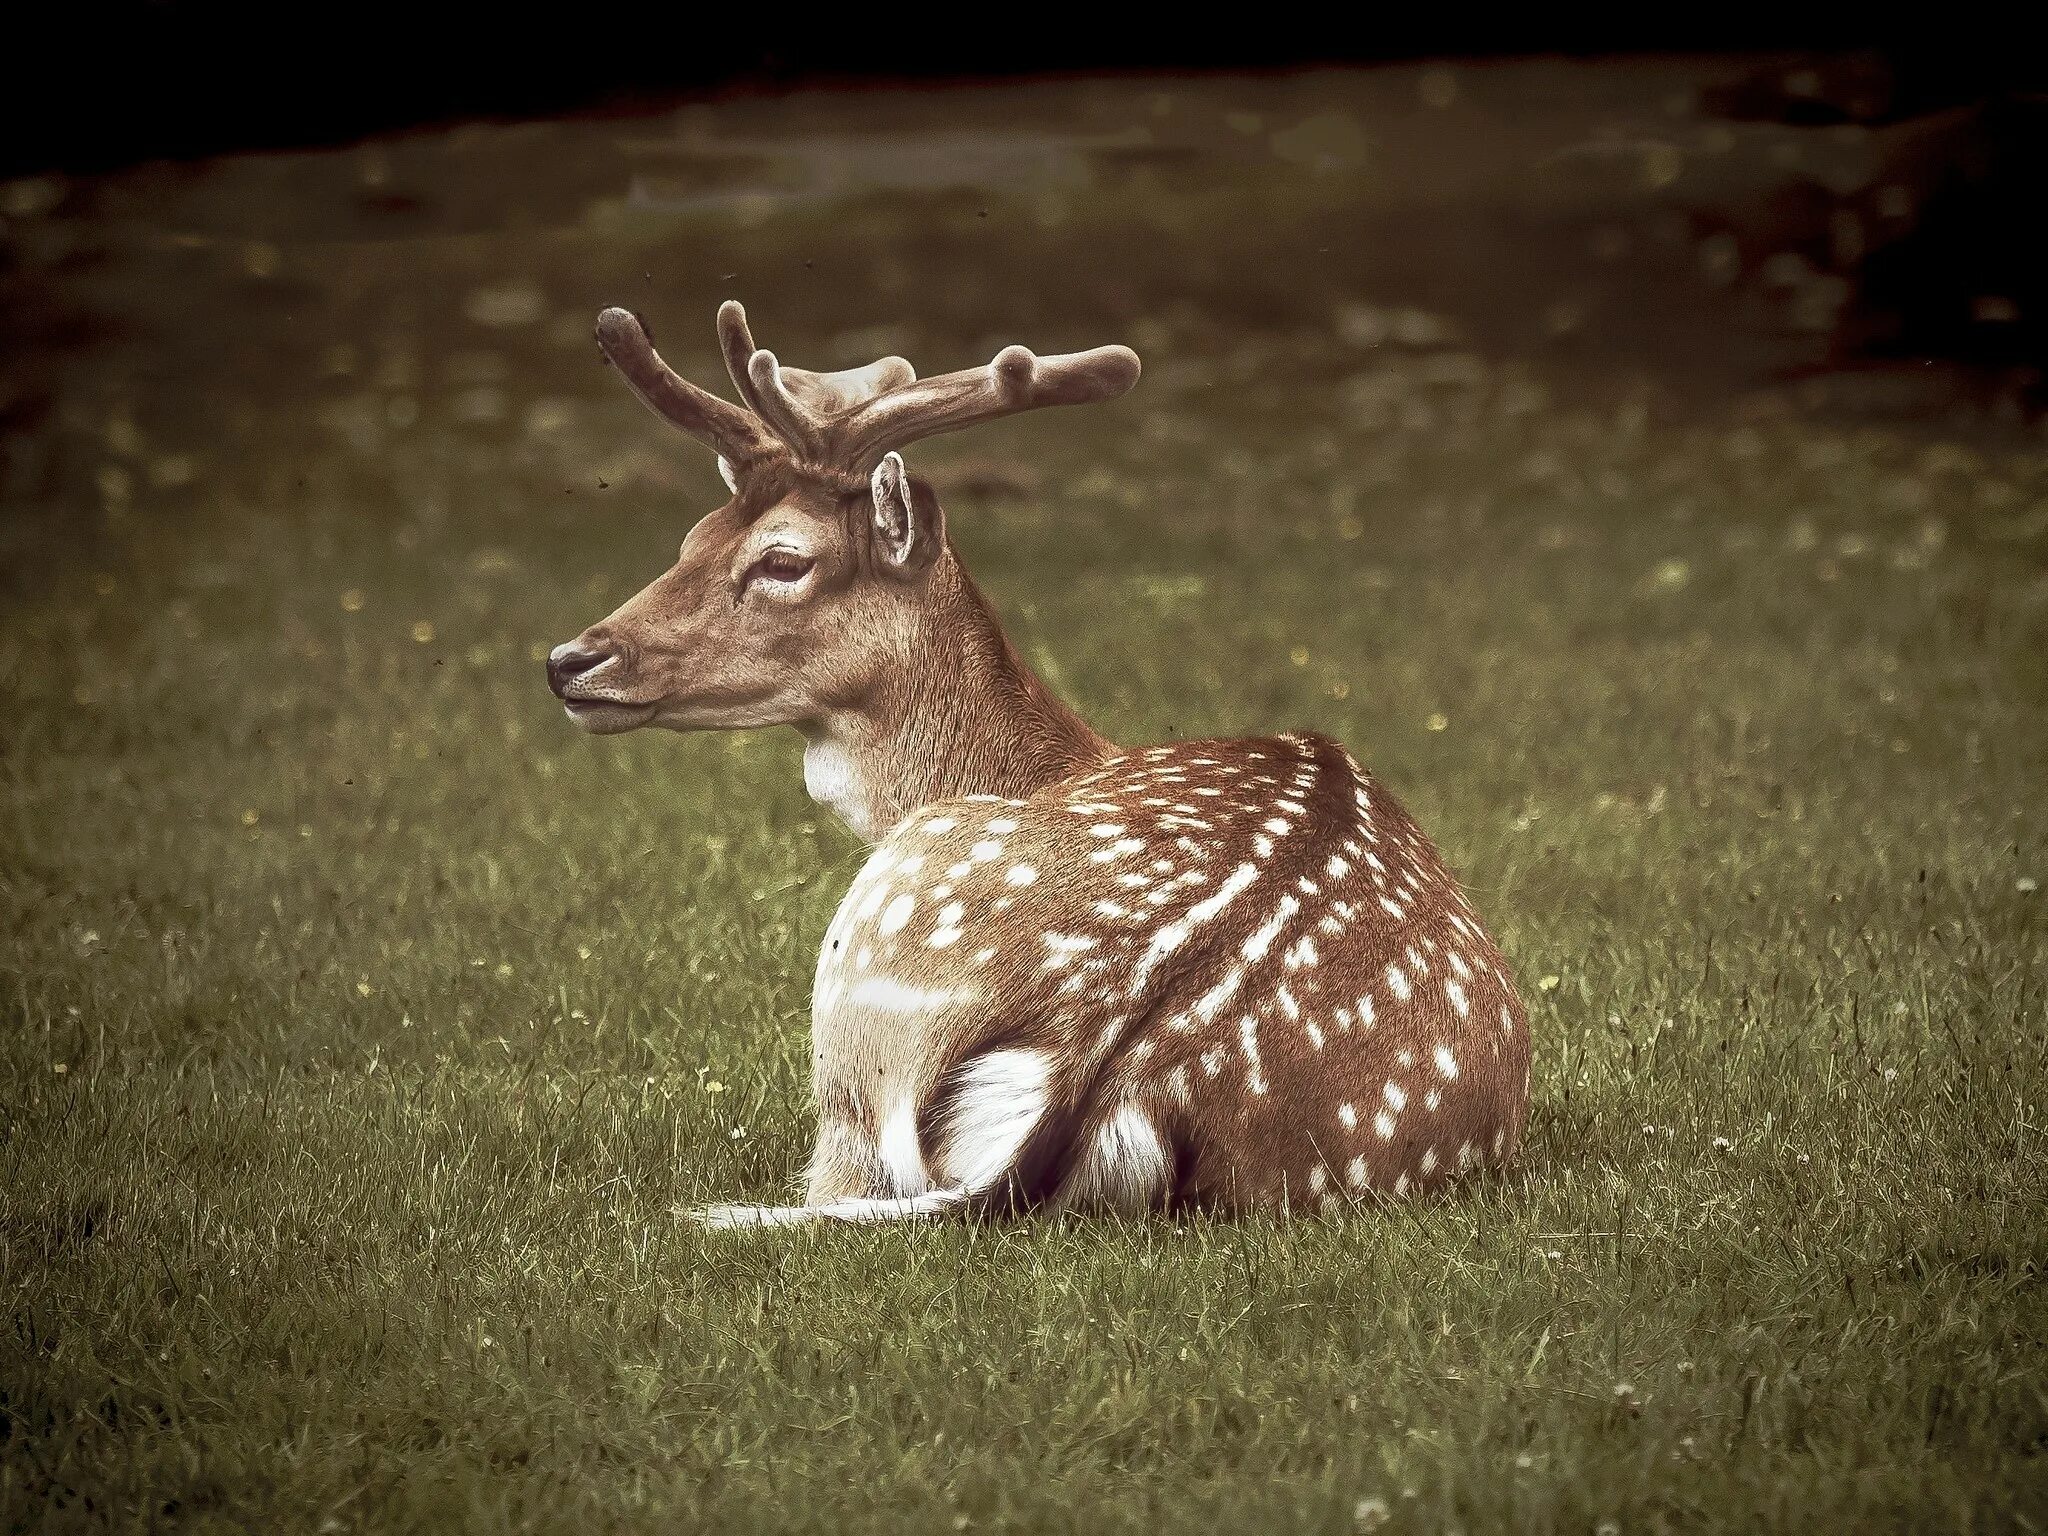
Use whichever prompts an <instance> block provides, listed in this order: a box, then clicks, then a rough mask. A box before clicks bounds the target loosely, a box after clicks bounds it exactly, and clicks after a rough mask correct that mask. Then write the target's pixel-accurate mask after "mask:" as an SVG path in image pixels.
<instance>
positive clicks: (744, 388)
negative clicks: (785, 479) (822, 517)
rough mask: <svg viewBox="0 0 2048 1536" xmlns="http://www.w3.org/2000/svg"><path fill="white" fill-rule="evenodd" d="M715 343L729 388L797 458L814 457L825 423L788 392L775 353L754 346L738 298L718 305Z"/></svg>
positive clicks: (821, 438) (820, 441)
mask: <svg viewBox="0 0 2048 1536" xmlns="http://www.w3.org/2000/svg"><path fill="white" fill-rule="evenodd" d="M718 344H719V347H720V349H721V350H722V351H723V352H724V353H725V371H726V372H727V373H729V374H731V375H732V387H733V388H734V389H736V390H738V391H739V392H740V398H741V399H742V400H744V401H746V402H747V405H748V407H749V408H750V409H751V410H752V411H753V413H754V414H755V415H756V416H758V417H760V418H761V420H762V421H763V422H764V423H766V425H767V427H768V430H769V431H771V432H773V433H774V434H775V435H776V436H777V437H779V438H781V439H782V441H783V443H784V444H785V445H787V446H788V448H789V449H790V451H791V452H793V453H795V454H796V455H797V457H798V458H801V459H815V458H817V457H818V450H819V447H820V445H821V443H822V441H823V435H824V426H825V424H824V422H823V420H822V419H821V418H819V417H818V416H817V415H815V414H814V413H813V412H811V411H810V410H808V409H806V408H805V406H804V405H803V403H802V402H801V401H799V400H798V399H797V398H796V396H794V395H793V394H791V393H790V391H789V386H788V385H787V384H785V383H784V382H783V378H782V367H781V365H780V364H779V363H777V362H776V360H775V354H774V353H773V352H769V351H767V350H765V349H763V348H760V347H756V346H755V345H754V335H753V332H752V331H751V330H749V329H748V327H747V312H746V309H745V308H744V307H743V306H742V305H741V304H740V301H739V300H738V299H727V300H726V301H725V302H724V303H723V304H721V305H719V306H718Z"/></svg>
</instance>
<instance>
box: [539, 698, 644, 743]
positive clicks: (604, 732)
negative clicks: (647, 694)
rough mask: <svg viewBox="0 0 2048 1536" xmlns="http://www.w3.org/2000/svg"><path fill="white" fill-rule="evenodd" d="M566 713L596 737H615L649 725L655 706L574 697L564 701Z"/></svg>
mask: <svg viewBox="0 0 2048 1536" xmlns="http://www.w3.org/2000/svg"><path fill="white" fill-rule="evenodd" d="M562 710H563V712H564V713H565V714H567V715H568V717H569V718H570V719H571V720H573V721H575V722H576V724H577V725H579V726H581V727H582V728H583V729H584V730H586V731H588V732H590V734H591V735H593V736H615V735H617V734H618V733H619V732H620V731H630V730H632V729H634V728H635V727H636V726H642V725H645V724H646V723H647V722H648V721H649V720H651V719H653V718H654V706H653V705H652V704H628V703H625V702H623V701H621V700H619V699H586V698H577V697H576V696H575V695H573V694H571V695H568V696H566V697H564V698H563V700H562Z"/></svg>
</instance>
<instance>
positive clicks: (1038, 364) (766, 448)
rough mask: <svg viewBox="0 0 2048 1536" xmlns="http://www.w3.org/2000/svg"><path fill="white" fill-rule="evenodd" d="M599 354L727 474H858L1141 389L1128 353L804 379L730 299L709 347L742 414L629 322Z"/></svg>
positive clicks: (622, 322)
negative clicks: (961, 438)
mask: <svg viewBox="0 0 2048 1536" xmlns="http://www.w3.org/2000/svg"><path fill="white" fill-rule="evenodd" d="M597 340H598V345H599V346H600V347H601V348H603V350H604V354H605V356H606V357H607V358H609V359H610V360H611V361H612V363H613V364H614V366H616V367H617V368H618V370H619V372H620V373H621V374H623V375H624V376H625V378H626V382H627V383H628V384H630V385H631V386H632V387H633V392H634V393H635V394H637V395H639V397H640V398H641V399H642V400H644V401H646V402H647V404H648V405H650V406H652V407H653V408H654V409H655V410H657V411H659V412H660V413H661V414H662V415H663V416H665V417H667V418H668V419H669V420H670V421H672V422H674V423H675V424H676V425H677V426H679V427H681V428H682V429H683V430H684V431H685V432H688V433H689V434H690V435H691V436H692V437H695V438H697V439H698V440H699V441H701V442H704V443H708V444H709V445H710V446H711V447H712V448H714V449H716V450H717V451H718V452H719V453H721V454H723V455H724V456H725V457H726V459H727V460H728V461H730V462H731V463H733V464H734V465H735V466H736V467H737V466H740V465H743V464H746V463H749V462H753V461H755V460H758V459H761V458H765V457H769V456H771V455H774V454H776V453H777V452H785V453H786V454H787V455H788V456H789V457H791V458H793V459H795V460H796V461H797V462H799V463H802V464H809V465H812V466H815V467H818V468H822V469H829V470H833V471H836V472H839V473H845V474H852V475H858V476H865V475H866V474H867V473H868V471H870V470H871V469H873V468H874V466H875V465H876V464H878V463H879V462H880V461H881V459H882V457H883V455H885V454H886V453H888V452H889V451H890V450H891V449H893V448H901V447H903V446H905V445H906V444H908V443H914V442H917V441H918V440H919V439H921V438H927V437H936V436H937V435H938V434H939V433H941V432H953V431H957V430H959V429H960V428H961V427H968V426H972V425H974V424H975V423H976V422H981V421H993V420H995V419H996V418H997V417H1000V416H1010V415H1014V414H1015V413H1017V412H1019V411H1029V410H1036V409H1037V408H1039V407H1040V406H1046V405H1085V404H1087V403H1089V402H1090V401H1094V400H1110V399H1114V398H1115V397H1116V396H1118V395H1121V394H1122V393H1124V391H1125V390H1127V389H1129V388H1130V387H1131V386H1132V385H1133V384H1135V383H1137V381H1138V371H1139V364H1138V355H1137V353H1135V352H1133V351H1132V350H1131V349H1130V348H1129V347H1096V348H1094V349H1093V350H1091V351H1087V352H1072V353H1067V354H1064V355H1062V356H1056V357H1034V356H1033V355H1032V354H1031V353H1030V352H1029V351H1028V350H1026V349H1025V348H1023V347H1005V348H1003V350H1002V351H1000V352H998V353H997V354H996V356H995V360H994V361H993V362H990V363H989V364H987V365H986V366H985V367H981V368H968V369H963V370H962V371H960V372H958V373H947V374H941V375H939V376H938V377H937V378H931V379H919V378H918V376H917V371H916V370H915V369H914V368H912V367H911V366H910V364H909V363H907V362H905V361H904V360H903V359H902V358H900V357H885V358H882V359H880V360H879V361H877V362H873V363H869V364H867V365H866V366H865V367H862V368H847V369H843V370H841V371H839V372H837V373H812V372H809V371H808V370H806V369H802V368H785V367H784V366H783V365H782V364H781V363H780V362H778V361H777V360H776V357H775V354H774V353H773V352H770V351H767V350H766V349H765V348H761V347H756V346H755V345H754V337H753V333H752V332H751V331H750V330H749V329H748V327H747V312H746V310H745V309H743V308H741V307H740V305H739V303H738V302H737V301H736V300H732V299H728V300H727V301H726V302H725V303H724V304H722V305H720V306H719V310H718V343H719V348H720V350H721V351H722V352H723V353H724V354H725V367H726V372H727V373H728V374H730V375H731V376H732V385H733V388H734V389H735V390H736V391H738V393H739V397H740V399H741V401H742V402H743V403H744V405H745V407H746V409H745V410H741V409H739V408H738V407H736V406H733V405H729V404H727V403H726V402H725V401H723V400H721V399H719V398H718V397H717V396H716V395H711V394H707V393H705V392H704V391H703V390H701V389H698V388H697V387H696V386H695V385H693V384H689V383H687V382H685V381H684V380H683V379H681V378H678V377H677V376H676V374H675V373H674V372H672V371H671V370H670V369H669V367H668V365H667V364H665V363H664V362H662V360H661V358H660V356H659V355H658V354H656V352H655V350H654V344H653V342H652V341H650V340H649V339H648V335H647V331H646V328H645V326H643V325H642V324H641V323H640V320H639V318H638V317H637V316H635V315H633V314H631V313H629V312H628V311H626V310H623V309H608V310H606V311H605V312H604V313H603V314H602V315H600V316H598V321H597Z"/></svg>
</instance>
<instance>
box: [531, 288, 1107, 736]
mask: <svg viewBox="0 0 2048 1536" xmlns="http://www.w3.org/2000/svg"><path fill="white" fill-rule="evenodd" d="M718 337H719V342H720V346H721V348H722V350H723V352H724V354H725V362H726V368H727V371H728V372H729V373H730V374H731V376H732V383H733V388H734V390H735V391H736V392H737V393H738V395H739V398H740V401H741V404H739V405H734V404H732V403H730V402H728V401H726V400H723V399H720V398H719V397H718V396H716V395H712V394H709V393H707V392H706V391H704V390H701V389H699V388H697V387H696V386H695V385H693V384H690V383H689V382H687V381H686V380H684V379H682V378H680V377H679V376H678V375H677V374H676V373H675V372H674V371H673V370H671V369H670V368H669V367H668V365H667V364H666V363H664V362H663V361H662V360H661V357H660V355H659V354H658V353H657V352H656V351H655V350H654V343H653V340H652V338H651V337H650V336H649V335H648V332H647V328H646V327H645V325H644V324H642V322H641V321H640V319H639V317H638V316H636V315H633V314H631V313H629V312H628V311H626V310H623V309H607V310H606V311H604V313H603V314H601V315H600V316H598V321H597V344H598V347H599V349H600V350H601V351H602V352H603V354H604V356H605V358H606V359H607V360H608V361H609V362H610V363H611V364H612V366H613V367H615V368H617V369H618V371H619V373H620V375H621V376H622V377H623V378H624V379H625V380H626V383H627V384H628V385H629V386H630V387H631V389H632V390H633V392H634V393H635V394H636V395H638V396H639V397H640V399H641V400H642V401H643V402H645V403H646V404H647V405H648V406H649V407H650V408H652V409H653V410H654V411H656V412H657V413H659V414H660V415H661V416H663V417H664V418H666V419H667V420H668V421H669V422H670V423H671V424H672V425H674V426H677V427H680V428H681V429H682V430H683V431H685V432H687V433H689V434H690V436H692V437H694V438H696V439H697V440H698V441H699V442H701V443H703V444H704V445H705V446H706V447H708V448H710V449H711V450H712V451H713V452H714V453H716V454H717V455H718V461H719V470H720V473H721V474H722V475H723V476H724V478H725V482H726V485H727V486H728V488H729V489H730V490H731V492H732V499H731V500H730V501H728V502H727V503H726V504H725V505H724V506H722V507H719V508H718V509H717V510H715V511H713V512H711V513H710V514H708V515H707V516H705V517H703V518H702V519H701V520H699V521H698V523H697V524H696V526H695V527H693V528H692V529H691V530H690V532H689V536H688V537H687V538H686V539H684V541H683V545H682V550H681V553H680V554H679V555H678V557H677V559H676V563H675V564H674V565H673V566H672V567H670V568H669V569H668V570H667V571H665V572H664V573H663V574H662V575H661V576H659V577H657V578H656V579H655V581H654V582H653V583H652V584H651V585H649V586H648V587H647V588H646V589H645V590H644V591H642V592H640V593H639V594H637V595H636V596H634V597H633V598H631V599H630V600H628V601H627V602H626V603H625V604H624V605H623V606H621V607H620V608H619V609H618V611H617V612H615V613H613V614H612V615H611V616H610V617H609V618H607V619H605V620H604V621H603V622H601V623H598V624H595V625H592V626H591V627H590V628H589V629H586V630H585V631H584V632H583V633H582V634H581V635H579V636H577V637H576V639H574V640H572V641H570V642H569V643H567V644H566V645H560V646H557V647H556V648H555V649H554V651H553V652H552V653H551V654H550V655H549V657H548V685H549V687H550V688H552V689H553V690H554V693H555V695H556V697H558V698H559V699H561V701H562V704H563V706H564V708H566V709H567V710H568V712H569V716H570V718H571V719H573V720H574V721H575V722H576V723H577V724H578V725H580V726H582V727H583V728H584V729H585V730H589V731H596V732H607V733H608V732H614V731H626V730H632V729H634V728H635V727H638V726H643V725H657V726H664V727H667V728H669V729H671V730H719V729H731V728H740V727H752V726H764V725H797V726H804V725H806V724H807V722H810V721H813V720H816V719H819V718H821V717H824V716H826V715H829V714H831V713H832V712H834V711H837V710H844V709H848V708H851V707H854V706H855V705H856V704H857V702H858V701H859V700H860V699H861V698H862V697H863V696H865V695H866V694H868V693H870V692H872V691H873V690H874V689H875V688H876V686H877V684H878V682H879V681H880V680H882V679H883V678H884V677H886V675H887V674H889V673H890V671H891V670H892V669H902V668H906V667H923V668H931V667H934V666H943V664H944V658H942V657H937V656H932V655H929V654H920V652H925V651H928V649H929V647H930V645H931V635H932V630H931V627H930V625H929V624H928V623H924V622H921V620H923V619H925V618H927V617H928V610H929V609H930V608H931V606H932V604H933V602H934V590H935V585H939V584H943V583H942V577H943V573H944V572H946V571H947V569H948V567H950V566H951V565H952V564H953V562H952V559H951V555H950V553H949V551H948V548H947V544H946V521H945V514H944V513H943V512H942V511H941V510H940V507H939V502H938V498H937V496H935V495H934V494H933V492H932V490H931V488H930V487H929V486H928V485H926V484H925V483H924V482H922V481H920V480H917V479H915V478H913V477H912V476H911V475H910V474H909V472H908V471H907V470H906V469H905V468H904V464H903V458H902V455H901V453H900V452H899V451H898V450H900V449H902V448H903V447H905V446H907V445H908V444H910V443H913V442H916V441H917V440H919V439H920V438H926V437H932V436H935V435H937V434H938V433H941V432H952V431H956V430H958V429H959V428H961V427H966V426H971V425H973V424H974V423H976V422H981V421H992V420H994V419H995V418H997V417H999V416H1008V415H1011V414H1013V413H1015V412H1018V411H1027V410H1033V409H1036V408H1037V407H1039V406H1046V405H1077V404H1082V403H1085V402H1088V401H1093V400H1106V399H1110V398H1113V397H1114V396H1117V395H1120V394H1122V393H1123V392H1124V391H1125V390H1127V389H1129V388H1130V387H1131V385H1132V384H1133V383H1135V382H1136V381H1137V377H1138V359H1137V355H1136V354H1135V353H1133V352H1131V351H1130V350H1129V349H1128V348H1126V347H1097V348H1095V349H1094V350H1092V351H1088V352H1078V353H1073V354H1070V355H1067V356H1060V357H1034V356H1033V355H1032V354H1031V353H1030V352H1028V351H1026V350H1025V349H1024V348H1023V347H1005V348H1004V349H1003V350H1002V351H1001V352H999V353H997V354H996V357H995V359H994V361H992V362H990V363H989V364H988V365H987V366H985V367H981V368H970V369H966V370H964V371H962V372H959V373H949V374H943V375H940V376H938V377H935V378H929V379H919V378H918V377H917V375H916V372H915V370H913V369H912V368H911V366H910V364H909V363H907V362H905V361H904V360H903V359H902V358H900V357H885V358H883V359H881V360H880V361H879V362H874V363H870V364H868V365H867V366H866V367H864V368H852V369H847V370H845V371H843V372H839V373H812V372H808V371H806V370H804V369H799V368H786V367H784V366H782V365H781V364H780V363H779V362H777V360H776V358H775V355H774V354H773V353H772V352H767V351H764V350H761V349H759V348H757V347H755V345H754V340H753V337H752V335H751V334H750V333H749V331H748V329H747V317H746V312H745V311H744V310H743V309H741V308H740V306H739V305H738V304H737V303H734V302H731V301H728V302H727V303H726V304H725V305H723V306H722V307H721V308H720V309H719V312H718Z"/></svg>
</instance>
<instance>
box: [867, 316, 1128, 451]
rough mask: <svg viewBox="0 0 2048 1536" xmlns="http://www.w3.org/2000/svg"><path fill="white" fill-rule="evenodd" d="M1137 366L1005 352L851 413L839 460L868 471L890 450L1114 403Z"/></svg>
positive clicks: (1104, 351)
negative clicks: (1022, 417) (1048, 408)
mask: <svg viewBox="0 0 2048 1536" xmlns="http://www.w3.org/2000/svg"><path fill="white" fill-rule="evenodd" d="M1141 366H1142V365H1141V364H1140V363H1139V362H1138V354H1137V353H1135V352H1133V351H1132V350H1131V349H1130V348H1129V347H1115V346H1112V347H1095V348H1092V349H1091V350H1089V351H1086V352H1067V353H1062V354H1059V355H1057V356H1053V357H1035V356H1033V355H1032V353H1031V352H1030V351H1029V350H1028V349H1027V348H1024V347H1005V348H1003V350H1002V351H1000V352H998V353H997V354H996V355H995V358H994V360H993V361H991V362H990V363H989V364H988V365H987V366H986V367H982V368H968V369H964V370H962V371H961V372H959V373H945V374H940V375H938V376H937V377H936V378H929V379H920V380H918V381H916V382H915V383H910V384H903V385H900V386H898V387H897V388H895V389H892V390H889V391H888V392H887V393H885V394H881V395H878V396H876V397H875V398H874V399H873V400H870V401H869V402H868V403H867V404H865V405H863V406H860V407H859V408H857V409H856V410H854V411H852V412H850V413H849V414H848V415H847V416H846V417H845V418H843V420H841V421H840V422H838V423H835V427H836V434H837V436H838V440H839V455H838V456H839V457H840V458H841V459H842V460H845V461H848V467H850V468H858V469H866V468H868V467H870V466H871V465H872V464H873V463H874V462H875V461H876V460H878V459H880V458H881V456H882V455H883V454H885V453H887V452H888V451H889V450H890V449H891V448H901V447H902V446H903V445H904V444H906V443H914V442H917V441H918V440H919V439H921V438H927V437H936V436H938V435H939V434H940V433H941V432H955V431H958V430H959V429H960V428H962V427H971V426H973V425H974V424H975V423H976V422H982V421H993V420H994V419H996V418H997V417H999V416H1010V415H1014V414H1016V413H1017V412H1019V411H1030V410H1036V409H1038V408H1039V407H1040V406H1045V405H1086V404H1088V403H1090V402H1091V401H1095V400H1113V399H1115V398H1116V397H1117V396H1118V395H1121V394H1123V393H1124V392H1125V391H1126V390H1128V389H1129V388H1130V387H1131V386H1132V385H1133V384H1135V383H1137V382H1138V374H1139V371H1140V368H1141Z"/></svg>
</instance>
